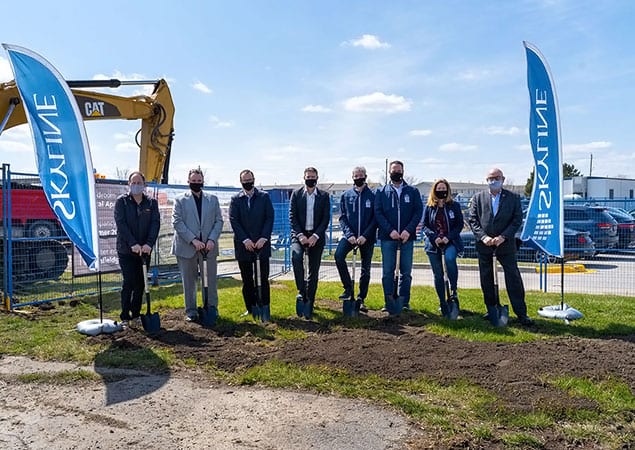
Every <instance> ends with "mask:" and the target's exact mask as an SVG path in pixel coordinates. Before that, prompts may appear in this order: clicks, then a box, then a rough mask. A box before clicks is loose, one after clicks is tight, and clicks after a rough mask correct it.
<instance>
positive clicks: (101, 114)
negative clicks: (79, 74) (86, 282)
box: [0, 79, 174, 309]
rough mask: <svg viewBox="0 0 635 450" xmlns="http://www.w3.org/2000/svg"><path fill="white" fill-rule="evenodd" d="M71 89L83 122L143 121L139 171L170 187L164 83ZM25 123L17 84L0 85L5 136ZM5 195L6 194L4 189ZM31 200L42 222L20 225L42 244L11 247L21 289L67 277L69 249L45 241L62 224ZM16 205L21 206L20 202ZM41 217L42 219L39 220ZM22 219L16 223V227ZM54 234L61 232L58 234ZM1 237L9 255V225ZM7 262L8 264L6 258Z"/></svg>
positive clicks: (169, 119)
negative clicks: (127, 91) (133, 89)
mask: <svg viewBox="0 0 635 450" xmlns="http://www.w3.org/2000/svg"><path fill="white" fill-rule="evenodd" d="M67 83H68V86H69V87H70V88H71V91H72V92H73V95H74V96H75V99H76V101H77V105H78V106H79V110H80V112H81V114H82V116H83V118H84V120H101V119H128V120H141V129H140V130H139V131H138V132H137V135H136V136H135V140H136V142H137V145H138V146H139V150H140V154H139V170H140V171H141V172H143V174H144V175H145V177H146V180H147V181H148V182H156V183H162V184H166V183H167V182H168V169H169V163H170V150H171V147H172V138H173V136H174V103H173V101H172V95H171V94H170V89H169V88H168V85H167V83H166V82H165V80H163V79H161V80H156V81H120V80H116V79H111V80H87V81H67ZM148 84H152V85H153V86H154V89H153V92H152V94H150V95H137V96H132V97H122V96H117V95H111V94H105V93H101V92H92V91H89V90H84V89H94V88H118V87H120V86H123V85H148ZM24 123H27V119H26V115H25V111H24V107H23V105H22V102H21V99H20V94H19V92H18V89H17V87H16V84H15V81H9V82H5V83H0V134H1V133H2V132H3V131H4V130H5V129H8V128H11V127H15V126H17V125H21V124H24ZM1 191H2V189H0V192H1ZM20 192H21V191H20V189H19V187H16V189H12V195H11V197H12V198H13V197H14V195H17V194H19V193H20ZM28 198H29V200H28V201H29V205H30V208H27V210H28V211H29V213H28V214H29V215H35V216H37V217H35V218H31V217H30V216H29V218H27V217H24V218H22V219H23V220H22V221H21V225H23V227H22V229H24V230H25V232H24V236H26V237H36V238H38V240H37V241H26V240H16V241H15V242H13V243H12V249H13V250H12V262H13V263H12V274H13V276H12V278H13V280H14V281H16V282H18V283H20V282H32V281H35V280H46V279H57V278H59V277H60V276H61V275H62V273H64V271H65V270H66V267H67V264H68V256H67V253H66V248H65V247H64V245H63V244H62V243H61V242H59V241H58V240H55V239H48V240H43V238H46V237H49V236H55V235H56V234H61V233H62V232H61V231H59V229H58V227H57V226H56V225H55V224H56V223H57V221H56V219H55V217H54V214H53V212H52V211H51V210H50V207H48V204H47V202H46V199H45V197H44V195H43V193H42V195H41V196H34V194H33V191H31V192H30V194H29V197H28ZM36 198H41V201H40V202H39V203H40V204H41V205H43V206H42V208H39V209H38V208H35V206H36V203H37V202H35V201H34V200H35V199H36ZM15 200H16V201H17V198H16V199H15ZM2 205H3V203H2V202H0V206H2ZM14 207H15V205H14ZM3 210H4V209H3ZM24 214H27V213H24ZM38 214H40V215H42V214H43V215H42V216H38ZM49 216H50V217H49ZM2 217H4V215H2ZM19 219H20V218H15V217H14V218H13V220H12V222H13V221H14V220H19ZM31 219H32V220H31ZM52 224H53V225H52ZM53 230H57V232H55V231H53ZM2 231H3V236H2V237H0V255H2V254H3V253H4V249H5V248H8V246H5V245H4V241H5V240H6V239H8V237H7V236H5V234H6V233H5V232H4V231H5V228H4V219H3V227H2ZM13 231H15V229H14V230H13ZM4 260H5V261H6V255H5V259H4ZM4 270H5V267H4V264H0V281H1V277H3V276H4ZM7 298H8V297H7V296H6V293H5V302H4V303H5V307H6V308H7V309H10V303H9V301H8V300H7Z"/></svg>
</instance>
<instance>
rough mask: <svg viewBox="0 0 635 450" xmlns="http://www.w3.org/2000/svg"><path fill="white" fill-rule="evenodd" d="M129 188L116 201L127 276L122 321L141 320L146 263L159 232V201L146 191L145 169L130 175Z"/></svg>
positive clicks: (121, 255) (121, 254)
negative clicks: (142, 171)
mask: <svg viewBox="0 0 635 450" xmlns="http://www.w3.org/2000/svg"><path fill="white" fill-rule="evenodd" d="M128 186H129V189H130V190H129V192H128V193H127V194H123V195H121V196H119V197H118V198H117V201H116V202H115V223H116V224H117V256H118V257H119V266H120V267H121V275H122V277H123V286H122V287H121V315H120V318H121V320H122V321H124V322H127V321H130V320H135V321H140V319H139V315H140V314H141V302H142V300H143V292H144V288H145V280H144V278H143V264H145V261H146V259H149V258H150V253H151V252H152V247H154V244H155V243H156V240H157V237H158V236H159V227H160V226H161V218H160V216H159V203H158V202H157V201H156V199H153V198H150V197H148V196H147V195H146V194H145V193H144V190H145V187H146V180H145V177H144V176H143V174H142V173H141V172H132V173H131V174H130V176H129V177H128Z"/></svg>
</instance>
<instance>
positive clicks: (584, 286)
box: [1, 165, 635, 308]
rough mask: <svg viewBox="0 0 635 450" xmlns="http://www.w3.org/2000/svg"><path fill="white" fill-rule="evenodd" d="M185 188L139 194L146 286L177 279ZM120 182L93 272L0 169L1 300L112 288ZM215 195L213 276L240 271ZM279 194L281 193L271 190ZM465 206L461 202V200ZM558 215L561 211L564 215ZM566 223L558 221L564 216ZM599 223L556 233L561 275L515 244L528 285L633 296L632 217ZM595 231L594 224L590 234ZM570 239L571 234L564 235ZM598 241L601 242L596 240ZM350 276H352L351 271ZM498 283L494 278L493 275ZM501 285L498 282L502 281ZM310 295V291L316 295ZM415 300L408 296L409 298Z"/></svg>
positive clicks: (35, 182)
mask: <svg viewBox="0 0 635 450" xmlns="http://www.w3.org/2000/svg"><path fill="white" fill-rule="evenodd" d="M187 189H189V188H188V187H187V186H176V185H174V186H172V185H150V186H148V188H147V193H148V194H149V195H151V196H153V197H154V198H156V199H157V200H158V203H159V210H160V213H161V229H160V233H159V239H158V241H157V244H156V246H155V249H154V251H153V254H152V262H151V276H152V282H153V284H155V285H160V284H164V283H173V282H180V274H179V271H178V268H177V264H176V258H175V257H174V256H172V255H171V251H170V250H171V245H172V236H173V233H174V230H173V228H172V208H173V203H174V199H175V197H176V196H178V195H179V194H181V193H182V192H184V191H185V190H187ZM127 190H128V187H127V184H126V183H125V182H122V181H112V180H97V184H96V196H97V210H98V222H99V239H100V252H99V257H100V264H101V273H100V274H95V273H93V272H90V271H89V270H88V268H87V267H86V265H85V263H84V261H83V259H82V258H81V257H80V256H79V253H78V252H77V250H76V249H75V248H74V246H73V244H72V243H71V242H70V240H69V239H68V238H67V237H66V235H65V234H64V232H63V230H62V228H61V226H60V224H59V222H58V221H57V218H56V216H55V215H54V213H53V212H52V211H51V209H50V207H49V205H48V202H47V201H46V198H45V196H44V192H43V190H42V186H41V184H40V181H39V178H38V176H37V175H34V174H28V173H17V172H11V171H10V170H9V168H8V165H4V166H3V173H2V196H1V201H2V205H1V209H2V240H1V244H2V254H3V264H2V279H3V293H4V295H3V298H4V303H5V306H6V307H7V308H16V307H21V306H26V305H33V304H39V303H45V302H51V301H59V300H67V299H77V298H81V297H82V296H86V295H94V294H96V293H97V292H98V290H99V287H100V286H101V289H102V292H105V291H115V290H119V289H120V287H121V275H120V272H119V264H118V260H117V252H116V226H115V223H114V217H113V212H114V203H115V200H116V199H117V197H118V196H119V195H121V194H123V193H125V192H127ZM205 190H206V191H207V192H210V193H212V194H214V195H216V196H217V197H218V199H219V202H220V204H221V209H222V212H223V232H222V234H221V239H220V242H219V250H220V256H219V258H218V274H219V276H221V277H224V276H235V275H237V274H238V273H239V271H238V265H237V263H236V262H235V260H234V251H233V240H232V238H233V235H232V231H231V226H230V223H229V215H228V213H229V202H230V199H231V197H232V196H233V195H234V194H236V193H237V192H238V191H239V190H238V188H226V187H206V188H205ZM277 194H279V195H274V196H273V198H274V199H275V201H274V211H275V222H274V230H273V235H272V251H273V254H272V259H271V276H272V277H279V278H281V279H289V280H290V279H292V278H293V277H292V273H291V272H290V268H291V267H290V226H289V220H288V208H289V205H288V194H289V192H288V191H287V192H283V193H277ZM280 194H281V195H280ZM338 202H339V198H335V197H334V198H332V199H331V203H332V205H333V207H332V218H331V223H330V225H329V228H328V230H327V233H326V237H327V243H326V246H325V250H324V260H323V263H322V267H321V269H320V279H321V280H325V281H326V280H328V281H339V276H338V273H337V269H336V268H335V264H334V260H333V256H334V253H335V248H336V247H337V242H338V241H339V239H340V238H341V236H342V233H341V230H340V228H339V223H338V218H339V205H338ZM567 204H568V205H575V206H576V207H580V208H596V209H598V207H600V208H599V209H605V208H607V207H609V208H619V209H623V210H626V211H627V212H628V211H630V210H632V209H634V208H635V201H633V200H629V199H626V200H624V199H622V200H619V199H594V200H592V201H582V200H577V201H575V202H567ZM463 206H464V207H465V208H467V205H463ZM565 219H566V216H565ZM565 226H567V222H566V221H565ZM591 226H596V227H597V228H598V230H599V229H601V228H602V227H604V228H606V227H609V228H610V227H612V226H615V229H616V234H617V235H618V236H617V241H616V244H615V245H610V246H609V244H602V245H599V244H598V242H600V241H599V239H598V241H597V242H595V243H594V244H592V247H591V248H590V249H589V248H581V247H580V246H581V245H582V244H581V243H576V241H575V240H572V241H568V240H567V239H568V238H566V239H565V254H566V255H567V260H568V261H567V263H566V265H565V274H564V276H562V275H561V274H560V271H559V269H560V264H559V263H555V264H554V261H553V260H552V259H550V261H547V260H545V259H543V255H541V254H540V252H538V251H536V250H535V249H533V248H531V247H528V246H523V247H521V250H520V252H519V260H520V262H519V265H520V268H521V272H522V274H523V280H524V282H525V287H526V289H527V290H533V291H546V292H560V291H561V290H563V291H564V292H576V293H593V294H605V295H623V296H630V297H635V219H634V220H633V222H632V224H629V223H618V224H614V225H607V224H606V223H599V224H595V225H594V224H591ZM594 231H595V230H594ZM463 236H464V238H465V244H466V250H465V253H464V257H463V258H459V292H460V289H461V288H479V287H480V281H479V274H478V266H477V263H476V259H475V251H474V243H473V238H472V237H471V232H469V230H467V229H466V230H465V232H464V234H463ZM573 239H575V237H574V238H573ZM602 242H604V241H602ZM358 273H359V272H358ZM381 277H382V270H381V251H380V249H379V247H377V248H376V249H375V255H374V258H373V266H372V272H371V283H381ZM501 282H503V277H501ZM413 284H414V285H427V286H432V285H433V280H432V271H431V269H430V266H429V264H428V260H427V256H426V254H425V252H424V250H423V242H422V241H421V239H419V240H418V241H417V243H416V245H415V251H414V268H413ZM503 287H504V283H503ZM318 295H319V293H318ZM414 300H415V301H416V299H414Z"/></svg>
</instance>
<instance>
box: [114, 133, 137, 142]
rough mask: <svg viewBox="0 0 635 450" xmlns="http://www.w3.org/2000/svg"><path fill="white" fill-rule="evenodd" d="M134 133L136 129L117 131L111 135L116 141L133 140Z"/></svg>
mask: <svg viewBox="0 0 635 450" xmlns="http://www.w3.org/2000/svg"><path fill="white" fill-rule="evenodd" d="M136 134H137V132H136V131H128V132H127V133H121V132H117V133H115V134H114V135H113V137H114V138H115V140H117V141H134V139H135V135H136Z"/></svg>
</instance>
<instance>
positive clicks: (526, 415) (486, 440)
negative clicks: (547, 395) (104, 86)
mask: <svg viewBox="0 0 635 450" xmlns="http://www.w3.org/2000/svg"><path fill="white" fill-rule="evenodd" d="M181 289H182V287H181V285H180V284H173V285H165V286H161V287H158V288H157V287H153V288H152V292H151V295H152V300H153V308H154V309H158V311H159V313H161V312H162V311H163V312H166V311H168V310H179V311H182V310H183V299H182V290H181ZM340 293H341V286H340V284H339V283H328V282H320V284H319V291H318V295H317V297H318V298H331V299H337V297H338V296H339V294H340ZM459 294H460V297H461V307H462V309H463V310H467V311H468V312H472V314H465V315H464V318H463V319H462V320H459V321H447V320H445V319H442V318H441V317H440V316H439V312H438V310H437V308H438V302H437V299H436V294H435V292H434V290H433V288H432V287H420V286H415V287H413V289H412V300H411V305H412V306H413V307H414V310H413V312H412V313H410V314H408V316H407V321H408V323H409V324H410V325H413V326H423V327H425V329H426V330H427V331H430V332H433V333H438V334H441V335H447V336H453V337H456V338H459V339H464V340H469V341H478V342H505V343H517V342H531V341H535V340H544V339H551V338H554V337H561V336H577V337H583V338H591V339H593V338H604V337H607V336H610V337H615V336H620V335H629V334H633V333H635V324H634V323H633V321H632V320H631V319H630V318H632V317H635V302H633V299H632V298H628V297H613V296H612V297H610V298H607V297H606V296H594V295H581V294H567V302H569V303H571V304H574V305H575V306H576V308H578V309H580V310H581V311H583V312H584V314H585V316H586V317H585V318H584V319H582V320H578V321H574V322H572V323H571V324H570V325H565V324H564V323H562V322H560V321H554V320H547V319H541V318H537V319H536V326H535V327H533V328H532V329H525V328H523V327H520V326H515V325H513V324H510V326H508V327H506V328H504V329H497V328H493V327H491V326H490V325H489V324H488V323H487V322H486V321H484V320H483V319H482V318H481V314H482V313H483V310H484V308H483V301H482V294H481V292H480V290H478V289H462V290H461V291H460V293H459ZM219 295H220V298H221V305H220V313H221V319H220V320H219V323H218V325H217V327H218V329H219V332H221V333H229V332H231V333H234V335H235V336H241V335H244V334H246V333H250V334H251V335H252V336H253V337H254V338H255V339H256V340H257V342H259V343H260V345H278V344H279V342H280V341H285V340H301V339H305V338H306V337H307V335H308V334H307V333H308V332H307V331H305V330H301V329H298V328H297V327H295V326H293V324H292V321H291V322H289V321H288V320H287V319H288V318H290V317H293V316H295V287H294V286H293V283H292V282H287V281H284V282H280V281H274V282H273V284H272V288H271V304H272V316H273V320H274V321H275V322H276V325H275V326H273V327H263V326H260V325H257V324H256V323H255V322H254V321H253V320H252V319H251V318H250V317H240V314H241V313H242V312H243V310H244V304H243V301H242V296H241V284H240V282H239V281H237V280H234V279H231V278H223V279H220V280H219ZM381 299H382V293H381V286H379V285H378V284H372V285H371V287H370V294H369V297H368V300H367V302H366V303H367V305H368V306H369V307H371V308H373V309H379V308H381V307H382V306H383V301H382V300H381ZM526 300H527V305H528V308H529V311H536V310H537V309H538V308H539V307H540V306H543V305H545V304H556V303H559V301H560V297H559V295H557V294H545V293H540V292H528V293H527V299H526ZM102 301H103V307H104V316H105V317H108V318H116V317H117V316H118V313H119V309H118V308H119V296H118V294H117V293H106V294H104V295H103V297H102ZM97 305H98V300H97V299H96V298H88V297H86V298H83V299H82V300H81V301H80V302H79V304H78V305H77V306H74V307H72V306H70V305H69V304H64V305H58V306H57V307H56V308H55V309H54V310H51V311H46V312H42V311H37V314H33V315H31V314H29V312H30V311H33V309H32V308H24V310H25V311H26V313H25V314H7V313H3V314H0V334H1V335H2V337H3V339H2V340H0V353H1V354H9V355H25V356H29V357H32V358H35V359H40V360H59V361H76V362H79V363H82V364H89V365H90V364H95V365H96V366H100V367H104V366H105V367H120V368H139V369H144V370H150V371H153V372H163V373H165V372H169V371H170V370H171V368H174V367H176V366H180V367H195V366H196V364H197V362H196V361H194V360H188V359H183V360H179V358H178V357H177V356H176V355H175V354H174V353H173V352H172V351H171V349H170V348H169V347H166V346H164V345H160V344H158V345H157V346H156V347H148V348H129V347H128V348H119V347H117V346H113V345H110V344H107V343H102V344H96V343H94V342H96V341H95V340H91V339H89V338H87V337H86V336H83V335H81V334H79V333H78V332H77V331H76V330H75V326H76V324H77V323H78V322H80V321H82V320H86V319H93V318H97V317H99V313H98V309H97ZM31 316H35V317H36V318H35V320H31V319H30V318H29V317H31ZM315 319H316V320H317V322H318V327H319V329H320V330H321V331H322V332H328V330H333V329H337V328H338V327H341V326H343V325H344V323H345V324H346V326H347V327H360V328H363V327H371V326H373V324H375V323H376V321H375V319H368V318H357V319H353V320H346V321H344V320H343V319H342V317H341V312H340V311H339V310H338V311H336V310H333V309H329V308H325V307H324V306H322V305H320V302H318V306H317V308H316V314H315ZM205 368H206V370H207V372H208V373H209V376H211V377H214V378H217V379H222V380H224V381H226V382H227V383H231V384H237V385H252V384H258V385H262V386H269V387H275V388H280V389H300V390H307V391H312V392H317V393H321V394H334V395H339V396H343V397H348V398H356V399H363V400H366V401H370V402H374V403H378V404H383V405H388V406H389V407H391V408H394V409H395V410H397V411H400V412H401V413H402V414H404V415H405V416H407V417H409V418H410V419H411V420H413V421H415V422H417V423H419V424H421V426H422V427H425V428H427V429H433V430H436V431H437V432H438V433H439V434H438V435H439V436H443V440H444V442H445V443H446V445H447V446H451V445H453V444H452V443H453V442H455V443H460V442H463V441H465V439H469V442H471V443H474V444H475V445H481V446H482V447H484V448H486V447H488V446H490V445H488V444H491V443H494V442H495V443H497V444H498V443H502V445H503V446H504V447H505V448H541V447H543V445H544V444H543V442H542V441H541V439H540V433H541V432H542V431H544V430H550V432H552V433H555V434H560V435H563V436H567V438H568V439H570V440H571V441H572V442H573V441H575V440H579V441H583V442H595V443H599V444H598V445H599V447H601V448H618V447H620V446H621V445H625V444H628V443H629V442H630V443H632V442H633V441H635V399H634V397H633V393H632V392H631V390H630V389H629V386H627V385H625V384H624V383H622V382H621V381H620V380H618V379H598V380H589V379H581V378H576V377H559V378H549V379H544V380H541V381H542V382H544V383H548V384H551V385H553V386H555V387H557V388H558V389H561V390H562V395H563V396H576V397H581V398H586V399H589V400H591V401H592V402H593V404H597V405H598V407H597V408H592V409H582V410H576V411H568V410H562V409H559V408H550V407H549V405H546V406H538V407H536V410H534V411H531V412H527V411H521V412H519V411H509V410H506V409H504V408H500V407H499V406H498V401H497V400H498V399H497V398H496V397H495V396H494V395H493V394H492V393H491V392H488V391H486V390H484V389H482V388H479V387H478V386H474V385H472V384H470V383H467V382H465V381H457V382H454V383H452V384H450V385H440V384H438V383H437V382H435V381H433V380H430V379H425V378H418V379H411V380H391V379H386V378H382V377H379V376H377V375H368V376H356V375H352V374H350V373H347V372H345V371H342V370H338V369H334V368H331V367H313V366H310V367H299V366H294V365H291V364H284V363H281V362H279V361H275V360H272V361H267V362H265V363H264V364H262V365H260V366H257V367H252V368H250V369H249V370H245V371H239V372H232V373H227V372H222V371H219V370H218V369H217V368H216V367H215V366H214V365H213V362H209V363H208V364H207V365H206V366H205ZM19 380H20V381H22V382H43V383H73V382H80V381H83V380H86V381H90V380H92V376H89V375H87V374H86V373H82V371H69V372H61V373H58V374H37V375H25V376H23V377H20V378H19ZM457 445H458V444H457Z"/></svg>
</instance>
